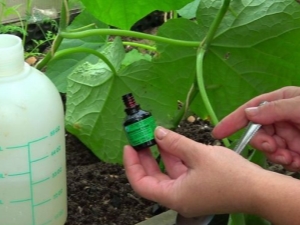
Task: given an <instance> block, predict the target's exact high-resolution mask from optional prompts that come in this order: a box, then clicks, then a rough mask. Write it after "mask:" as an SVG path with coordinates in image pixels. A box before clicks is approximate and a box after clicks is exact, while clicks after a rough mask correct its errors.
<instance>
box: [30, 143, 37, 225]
mask: <svg viewBox="0 0 300 225" xmlns="http://www.w3.org/2000/svg"><path fill="white" fill-rule="evenodd" d="M30 150H31V149H30V145H29V146H28V160H29V174H30V176H29V180H30V184H31V185H30V196H31V219H32V225H36V223H35V213H34V199H33V185H32V184H33V179H32V166H31V163H30V159H31V151H30Z"/></svg>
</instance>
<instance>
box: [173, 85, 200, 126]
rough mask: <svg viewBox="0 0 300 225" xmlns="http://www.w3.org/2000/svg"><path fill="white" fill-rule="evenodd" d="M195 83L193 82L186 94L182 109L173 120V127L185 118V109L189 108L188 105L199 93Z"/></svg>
mask: <svg viewBox="0 0 300 225" xmlns="http://www.w3.org/2000/svg"><path fill="white" fill-rule="evenodd" d="M196 82H197V81H196V80H195V82H194V83H193V84H192V85H191V87H190V89H189V91H188V93H187V96H186V102H185V105H184V108H182V109H181V110H180V112H179V113H178V115H177V116H176V117H175V118H174V124H175V127H177V126H178V124H179V123H180V122H181V120H182V119H183V118H184V117H185V116H186V114H187V109H188V108H189V107H190V104H191V103H192V102H193V100H194V99H195V98H196V96H197V94H198V93H199V89H198V87H197V83H196Z"/></svg>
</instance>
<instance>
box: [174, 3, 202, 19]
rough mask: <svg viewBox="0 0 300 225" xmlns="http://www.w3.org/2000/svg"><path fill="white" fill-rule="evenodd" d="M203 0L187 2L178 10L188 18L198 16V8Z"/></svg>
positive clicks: (182, 15)
mask: <svg viewBox="0 0 300 225" xmlns="http://www.w3.org/2000/svg"><path fill="white" fill-rule="evenodd" d="M200 1H201V0H194V1H193V2H191V3H189V4H187V5H186V6H184V7H183V8H181V9H179V10H177V12H178V13H179V15H180V16H181V17H183V18H186V19H193V18H195V17H196V13H197V8H198V6H199V4H200Z"/></svg>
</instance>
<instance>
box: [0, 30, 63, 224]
mask: <svg viewBox="0 0 300 225" xmlns="http://www.w3.org/2000/svg"><path fill="white" fill-rule="evenodd" d="M66 191H67V190H66V159H65V132H64V113H63V105H62V102H61V98H60V96H59V93H58V91H57V89H56V88H55V86H54V85H53V84H52V83H51V81H50V80H49V79H48V78H47V77H46V76H45V75H44V74H42V73H41V72H39V71H38V70H36V69H34V68H32V67H30V66H29V65H27V64H26V63H24V60H23V47H22V41H21V39H20V38H19V37H17V36H14V35H6V34H0V224H1V225H63V224H64V223H65V222H66V217H67V197H66Z"/></svg>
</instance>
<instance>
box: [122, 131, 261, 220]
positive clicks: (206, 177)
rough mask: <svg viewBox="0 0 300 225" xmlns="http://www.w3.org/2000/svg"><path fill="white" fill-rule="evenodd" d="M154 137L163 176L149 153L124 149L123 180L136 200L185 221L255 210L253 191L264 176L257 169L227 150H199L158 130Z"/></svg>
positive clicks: (192, 142) (210, 148) (176, 136)
mask: <svg viewBox="0 0 300 225" xmlns="http://www.w3.org/2000/svg"><path fill="white" fill-rule="evenodd" d="M155 136H156V141H157V145H158V147H159V150H160V154H161V157H162V160H163V162H164V165H165V168H166V171H167V174H164V173H162V172H161V171H160V169H159V166H158V164H157V162H156V160H155V159H154V158H153V157H152V155H151V152H150V150H149V149H145V150H142V151H138V152H137V151H135V150H134V149H133V148H132V147H131V146H125V148H124V166H125V170H126V174H127V177H128V179H129V182H130V183H131V185H132V187H133V189H134V190H135V191H136V192H137V193H138V194H140V195H141V196H143V197H144V198H147V199H149V200H152V201H156V202H158V203H160V204H162V205H164V206H166V207H168V208H171V209H174V210H176V211H177V212H179V213H180V214H182V215H183V216H186V217H193V216H201V215H209V214H215V213H228V212H249V213H251V210H252V208H255V207H253V205H251V203H252V202H253V199H255V197H253V195H254V194H253V187H255V186H257V185H256V184H257V183H259V182H256V181H257V179H261V177H263V174H264V170H262V169H261V168H260V167H258V166H257V165H255V164H253V163H251V162H249V161H248V160H246V159H244V158H243V157H241V156H240V155H238V154H236V153H235V152H233V151H231V150H230V149H227V148H224V147H221V146H207V145H203V144H200V143H197V142H195V141H192V140H190V139H188V138H186V137H184V136H182V135H179V134H177V133H174V132H172V131H170V130H167V129H164V128H162V127H158V128H156V130H155ZM233 162H234V163H233Z"/></svg>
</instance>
